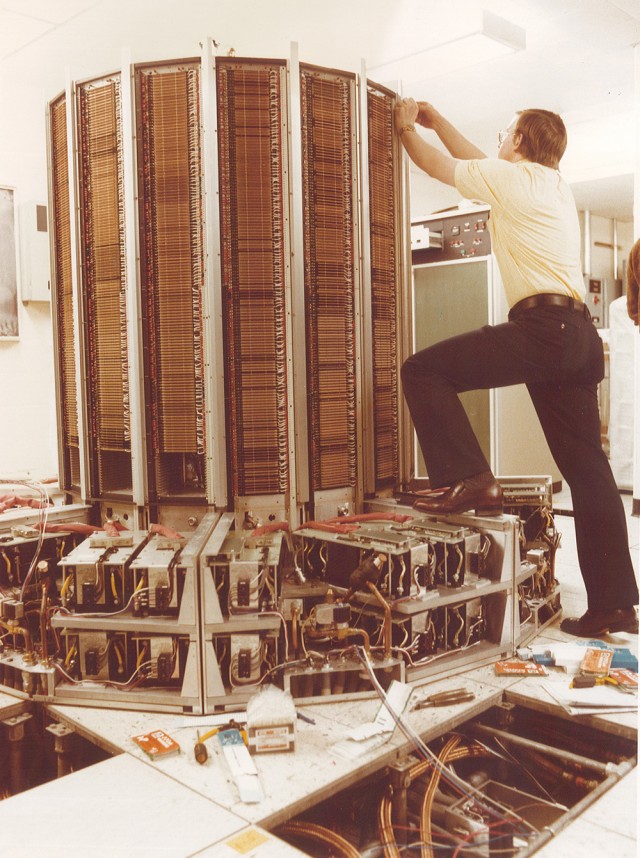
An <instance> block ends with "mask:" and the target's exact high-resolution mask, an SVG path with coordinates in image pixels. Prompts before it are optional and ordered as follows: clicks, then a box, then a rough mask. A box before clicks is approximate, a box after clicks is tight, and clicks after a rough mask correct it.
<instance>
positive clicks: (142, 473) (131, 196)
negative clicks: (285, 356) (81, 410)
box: [120, 49, 147, 527]
mask: <svg viewBox="0 0 640 858" xmlns="http://www.w3.org/2000/svg"><path fill="white" fill-rule="evenodd" d="M134 85H135V80H134V70H133V66H132V65H131V59H130V52H129V50H127V49H123V51H122V74H121V79H120V93H121V96H120V97H121V99H122V111H121V112H122V164H123V173H124V191H123V193H124V230H125V237H124V249H125V264H126V272H125V277H126V308H127V361H128V366H127V372H128V376H129V430H130V434H131V479H132V489H133V503H134V504H135V506H136V508H137V510H138V515H139V516H140V515H143V513H142V508H143V507H144V506H145V504H146V502H147V469H146V443H145V433H144V421H143V414H144V382H143V379H144V370H143V366H142V355H141V352H140V345H141V343H142V311H141V307H140V289H139V281H140V248H139V243H138V234H139V233H138V230H137V226H138V218H137V212H136V208H137V206H136V203H137V200H138V185H137V181H136V179H137V174H136V168H135V164H136V158H135V149H136V132H135V126H134V112H133V111H134V106H133V87H134ZM145 525H146V522H144V521H138V522H137V526H138V527H143V526H145Z"/></svg>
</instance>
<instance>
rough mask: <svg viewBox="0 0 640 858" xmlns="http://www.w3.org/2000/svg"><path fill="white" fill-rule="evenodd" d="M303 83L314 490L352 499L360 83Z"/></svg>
mask: <svg viewBox="0 0 640 858" xmlns="http://www.w3.org/2000/svg"><path fill="white" fill-rule="evenodd" d="M300 80H301V106H302V180H303V204H304V253H305V295H306V321H307V385H308V401H309V428H310V438H311V483H312V488H313V491H314V492H315V493H320V492H326V491H332V490H335V489H350V490H351V491H352V492H355V489H356V485H357V478H358V475H357V450H356V447H357V437H356V433H357V420H356V306H355V302H356V289H357V271H356V265H357V244H356V233H355V221H356V205H355V201H354V173H355V170H356V164H355V124H356V123H355V116H356V114H355V108H356V105H355V81H354V78H353V76H352V75H348V74H344V73H340V72H334V71H330V70H325V69H318V68H313V67H309V66H302V67H301V73H300Z"/></svg>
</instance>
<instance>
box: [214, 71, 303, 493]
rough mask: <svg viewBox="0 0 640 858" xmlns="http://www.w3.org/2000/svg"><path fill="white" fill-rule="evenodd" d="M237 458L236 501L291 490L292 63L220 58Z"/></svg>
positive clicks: (233, 469) (233, 455)
mask: <svg viewBox="0 0 640 858" xmlns="http://www.w3.org/2000/svg"><path fill="white" fill-rule="evenodd" d="M216 71H217V84H218V90H217V107H218V140H219V169H220V220H221V250H222V259H221V263H222V279H223V301H224V336H225V345H226V348H225V352H226V354H227V356H228V359H227V364H226V387H227V397H228V411H227V425H228V430H229V431H228V439H229V450H228V460H229V469H230V473H231V483H232V488H233V492H234V494H235V495H241V496H248V495H261V494H279V493H284V492H286V491H287V489H288V486H289V479H290V475H289V460H288V425H287V404H288V402H287V350H286V332H285V324H286V308H285V270H286V266H285V234H286V229H285V214H286V211H285V208H286V205H287V199H288V194H287V188H286V184H285V179H284V172H283V171H284V163H283V161H284V159H285V158H286V146H287V142H286V138H283V117H284V115H285V113H286V102H285V93H284V86H283V79H282V74H283V69H282V64H280V63H278V62H266V61H263V60H261V61H255V62H247V61H242V62H241V63H236V62H233V61H232V60H229V59H223V58H219V59H218V60H217V62H216Z"/></svg>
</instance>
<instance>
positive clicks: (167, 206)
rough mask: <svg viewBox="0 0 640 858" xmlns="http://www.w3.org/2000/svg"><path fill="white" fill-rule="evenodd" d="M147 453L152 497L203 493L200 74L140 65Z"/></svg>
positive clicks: (192, 69)
mask: <svg viewBox="0 0 640 858" xmlns="http://www.w3.org/2000/svg"><path fill="white" fill-rule="evenodd" d="M136 81H137V92H138V144H139V147H140V149H139V155H138V163H139V181H138V186H139V194H140V223H141V238H140V246H141V280H142V304H143V328H144V339H145V350H144V352H145V394H146V401H147V449H148V455H149V458H150V460H151V468H150V471H151V473H150V482H151V485H150V489H151V493H152V495H154V494H155V496H156V498H158V499H161V498H163V497H174V496H180V495H185V494H186V495H196V496H199V497H201V496H203V495H204V491H205V480H204V457H205V425H204V362H203V343H202V290H203V239H202V183H201V174H202V170H201V151H200V107H199V105H200V93H199V89H200V86H199V71H198V68H197V67H195V66H193V67H191V66H187V67H184V66H181V67H180V68H160V69H150V68H144V69H138V70H137V73H136Z"/></svg>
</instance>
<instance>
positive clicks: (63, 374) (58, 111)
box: [49, 96, 80, 489]
mask: <svg viewBox="0 0 640 858" xmlns="http://www.w3.org/2000/svg"><path fill="white" fill-rule="evenodd" d="M66 110H67V102H66V98H65V97H64V96H62V97H61V98H59V99H57V100H56V101H54V102H52V104H51V110H50V114H49V115H50V132H51V161H52V173H51V182H52V206H53V253H54V260H55V290H56V305H55V306H56V325H57V341H58V365H59V370H58V376H59V382H60V398H61V406H62V407H61V409H60V410H61V417H62V439H61V442H62V448H63V459H64V470H65V473H64V474H61V477H60V478H61V481H62V483H63V487H64V488H65V489H71V488H79V486H80V455H79V448H78V444H79V440H78V435H79V433H78V396H77V388H76V358H75V350H74V323H73V277H72V264H71V211H70V206H69V161H68V154H67V117H66Z"/></svg>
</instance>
